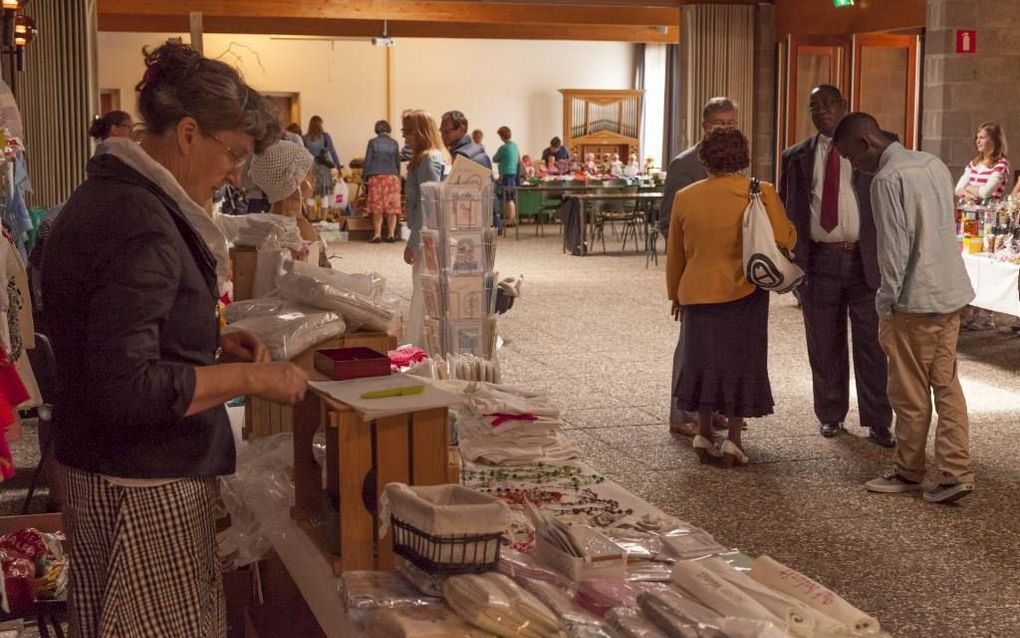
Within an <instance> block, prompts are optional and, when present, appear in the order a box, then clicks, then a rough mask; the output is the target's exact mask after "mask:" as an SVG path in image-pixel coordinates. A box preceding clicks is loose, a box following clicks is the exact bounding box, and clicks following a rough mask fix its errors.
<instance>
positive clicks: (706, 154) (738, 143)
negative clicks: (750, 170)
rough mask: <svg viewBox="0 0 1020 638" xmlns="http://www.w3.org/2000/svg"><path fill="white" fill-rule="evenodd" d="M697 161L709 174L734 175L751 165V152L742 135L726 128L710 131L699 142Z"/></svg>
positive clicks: (735, 130)
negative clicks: (698, 160)
mask: <svg viewBox="0 0 1020 638" xmlns="http://www.w3.org/2000/svg"><path fill="white" fill-rule="evenodd" d="M698 159H700V160H701V163H702V164H704V165H705V168H706V169H707V170H708V172H709V173H736V172H738V171H742V170H744V169H745V168H747V167H748V166H750V165H751V151H750V148H749V145H748V143H747V138H746V137H744V134H743V133H741V132H740V131H738V130H737V129H735V128H733V127H728V126H727V127H722V128H717V129H714V130H712V131H710V132H709V133H708V135H706V136H705V139H703V140H701V145H700V146H699V147H698Z"/></svg>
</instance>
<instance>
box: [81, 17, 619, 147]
mask: <svg viewBox="0 0 1020 638" xmlns="http://www.w3.org/2000/svg"><path fill="white" fill-rule="evenodd" d="M167 37H168V35H167V34H155V33H112V32H102V33H100V34H99V84H100V87H101V88H103V89H113V88H118V89H120V94H121V108H123V109H124V110H126V111H129V112H132V113H136V111H135V99H134V85H135V84H136V83H137V82H138V80H139V79H140V78H141V76H142V72H143V64H142V56H141V49H142V47H143V46H146V45H148V46H154V45H158V44H159V43H160V42H162V41H164V40H166V38H167ZM204 44H205V52H206V55H208V56H210V57H219V58H220V59H222V60H224V61H227V62H230V63H231V64H234V65H235V66H237V67H238V68H239V69H240V70H241V71H242V73H243V74H244V76H245V78H246V79H247V81H248V82H249V83H251V84H252V86H254V87H256V88H257V89H259V90H261V91H271V92H294V93H299V94H300V104H301V119H302V122H301V125H302V128H305V127H307V123H308V118H309V117H311V116H312V115H320V116H321V117H322V118H323V120H324V121H325V124H326V130H327V131H329V132H330V134H331V135H332V136H333V138H334V141H335V142H336V144H337V147H338V149H339V150H340V155H341V159H342V160H343V161H344V163H346V162H347V161H348V160H349V159H350V158H351V157H356V156H360V155H362V154H363V153H364V150H365V144H366V142H367V141H368V139H369V138H370V137H371V136H372V126H373V124H374V123H375V121H376V120H378V119H381V118H386V117H388V114H387V113H385V109H386V54H385V50H384V49H382V48H377V47H373V46H372V45H371V43H370V42H368V41H367V40H293V39H273V38H271V37H270V36H262V35H218V34H207V35H206V36H205V38H204ZM393 53H394V54H395V56H396V57H395V73H394V84H395V89H394V110H395V113H394V114H393V115H394V116H396V115H399V113H400V112H401V111H402V110H403V109H405V108H423V109H426V110H428V111H430V112H432V113H433V114H434V115H436V116H437V117H438V116H439V115H440V114H442V113H443V112H444V111H448V110H451V109H458V110H461V111H463V112H464V113H465V114H466V115H467V116H468V119H469V120H470V126H471V128H472V129H473V128H480V129H482V130H483V131H484V132H485V142H484V143H485V145H486V148H487V149H488V150H489V152H490V154H491V153H493V152H495V150H496V148H498V146H499V138H498V137H497V136H496V129H497V128H499V127H500V126H503V125H506V126H509V127H510V128H511V129H512V130H513V133H514V139H515V140H516V141H517V143H518V144H519V145H520V146H521V151H522V153H531V154H533V155H534V154H539V153H541V152H542V149H544V148H545V147H546V146H547V145H548V142H549V139H550V138H551V137H553V136H554V135H559V136H562V134H563V100H562V96H561V95H560V93H559V91H558V89H563V88H580V89H602V88H604V89H625V88H631V86H632V83H633V68H634V46H633V45H632V44H628V43H619V42H558V41H532V40H453V39H413V38H404V39H399V40H398V42H397V46H396V47H395V48H394V49H393ZM391 123H392V124H393V125H394V129H396V130H399V124H398V123H396V122H393V121H391ZM397 134H399V133H397Z"/></svg>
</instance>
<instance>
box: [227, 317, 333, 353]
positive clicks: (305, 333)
mask: <svg viewBox="0 0 1020 638" xmlns="http://www.w3.org/2000/svg"><path fill="white" fill-rule="evenodd" d="M346 329H347V326H346V324H345V323H344V320H343V318H342V317H341V316H340V315H339V314H337V313H335V312H328V311H318V312H311V313H306V312H303V311H300V310H296V309H294V310H284V311H282V312H281V313H280V314H275V315H261V316H257V317H251V318H248V319H241V320H239V321H235V322H233V323H230V324H228V325H227V326H226V327H225V328H224V329H223V332H224V333H230V332H235V331H238V330H247V331H249V332H252V333H254V334H255V335H256V336H258V338H259V339H261V340H262V342H263V343H264V344H265V345H266V348H268V349H269V356H270V357H271V358H272V359H273V360H274V361H288V360H290V359H292V358H294V357H296V356H297V355H299V354H301V353H302V352H304V351H305V350H307V349H308V348H311V347H312V346H314V345H315V344H317V343H319V342H320V341H322V340H324V339H328V338H330V337H335V336H338V335H342V334H343V333H344V331H345V330H346Z"/></svg>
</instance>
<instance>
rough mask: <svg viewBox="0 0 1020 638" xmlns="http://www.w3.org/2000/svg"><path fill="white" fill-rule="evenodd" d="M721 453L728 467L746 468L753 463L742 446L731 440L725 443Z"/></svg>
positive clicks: (724, 463)
mask: <svg viewBox="0 0 1020 638" xmlns="http://www.w3.org/2000/svg"><path fill="white" fill-rule="evenodd" d="M721 453H722V458H723V465H725V466H726V467H733V466H734V465H737V466H744V465H747V464H748V463H750V462H751V459H749V458H748V457H747V455H746V454H744V451H743V450H741V449H740V446H738V445H737V444H736V443H734V442H733V441H731V440H729V439H726V440H725V441H723V444H722V450H721Z"/></svg>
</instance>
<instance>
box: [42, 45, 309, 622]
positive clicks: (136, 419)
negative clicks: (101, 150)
mask: <svg viewBox="0 0 1020 638" xmlns="http://www.w3.org/2000/svg"><path fill="white" fill-rule="evenodd" d="M145 64H146V67H147V69H146V72H145V77H144V79H143V80H142V81H141V82H140V83H139V85H138V87H137V88H138V90H139V91H140V95H139V100H138V102H139V110H140V111H141V113H142V116H143V117H144V120H145V126H146V131H147V132H146V135H145V138H144V139H143V141H142V143H141V145H138V144H135V143H133V142H131V141H129V140H126V139H124V140H121V139H114V138H111V139H110V140H108V141H107V144H108V145H109V147H110V150H109V153H107V154H105V155H102V156H99V157H96V158H94V159H93V160H92V161H91V162H90V163H89V166H88V178H87V179H86V181H85V183H84V184H82V186H81V187H79V188H78V190H77V191H76V192H75V193H74V194H73V195H72V196H71V198H70V199H69V200H68V201H67V203H66V205H65V206H64V209H63V211H62V212H61V215H60V217H59V218H58V220H57V222H56V223H55V224H54V226H53V229H52V231H51V233H50V235H49V238H48V243H47V247H46V253H45V255H44V257H43V260H44V267H43V281H42V293H43V298H44V300H45V307H46V315H47V326H48V328H49V331H50V338H51V340H52V343H53V349H54V353H55V355H56V381H57V397H56V405H55V417H54V420H55V422H59V423H60V425H59V427H57V428H55V432H54V437H55V440H56V453H57V458H58V459H59V460H60V462H61V463H62V464H63V465H64V466H65V467H66V481H67V497H66V499H67V500H66V504H65V511H64V521H65V524H66V526H67V531H68V535H69V538H70V543H71V554H72V555H73V556H74V560H73V563H74V564H73V565H72V566H71V576H70V599H71V606H70V608H71V609H72V610H73V611H72V616H71V623H72V627H73V629H72V635H75V636H79V637H80V638H91V637H94V636H101V637H106V636H111V637H112V636H118V637H120V636H203V637H212V636H217V637H218V636H225V635H226V631H225V617H224V604H223V592H222V584H221V580H220V571H219V566H218V564H217V558H216V546H215V529H214V525H213V517H212V511H211V507H210V501H211V499H212V497H213V494H214V487H215V480H216V479H215V477H216V476H218V475H222V474H229V473H231V472H233V471H234V439H233V434H232V432H231V428H230V422H229V420H228V418H227V414H226V410H225V408H224V406H223V403H224V401H226V400H228V399H230V398H232V397H236V396H239V395H249V394H250V395H255V396H260V397H264V398H267V399H270V400H274V401H280V402H284V403H293V402H296V401H298V400H300V399H301V397H302V396H303V394H304V391H305V384H306V381H307V377H306V375H305V374H304V372H303V371H301V370H300V369H299V368H297V367H295V366H294V365H292V364H290V363H269V362H267V359H268V357H267V355H266V349H265V346H264V345H263V344H262V343H261V342H259V341H258V339H257V338H255V337H254V336H252V335H250V334H247V333H237V332H235V333H230V334H222V335H221V334H220V331H219V322H218V320H217V317H216V302H217V298H218V296H219V289H218V285H217V274H216V272H217V258H216V257H215V256H214V251H212V250H210V247H209V242H210V241H213V240H214V239H215V238H214V237H212V236H211V235H209V232H210V226H209V224H211V221H210V220H209V219H208V216H207V214H206V213H205V209H204V207H205V206H207V205H208V204H209V203H210V202H211V199H212V196H213V193H214V192H215V191H216V190H217V189H219V188H220V187H221V186H222V185H223V184H224V183H226V182H228V181H229V182H232V183H234V184H236V183H237V182H238V180H239V179H240V171H241V166H242V165H243V164H244V162H245V160H246V159H247V158H248V156H249V155H251V153H252V152H253V151H254V150H260V149H261V148H263V147H264V146H265V145H267V144H269V143H271V142H272V141H275V140H277V139H278V138H279V129H278V126H279V125H278V124H277V123H276V120H275V118H274V117H273V115H272V113H271V111H270V109H269V108H267V104H266V102H265V100H264V98H263V97H262V96H260V95H259V94H258V93H257V92H255V91H254V90H253V89H251V88H250V87H248V86H247V85H246V84H245V83H244V82H243V81H242V80H241V78H240V76H239V75H238V74H237V72H236V71H235V70H234V69H232V68H231V67H229V66H227V65H226V64H224V63H222V62H219V61H215V60H209V59H207V58H203V57H202V56H201V55H200V54H198V53H197V52H196V51H194V50H193V49H191V48H190V47H187V46H185V45H182V44H179V43H174V42H168V43H167V44H165V45H163V46H161V47H159V48H157V49H156V50H154V51H151V52H146V56H145ZM221 239H222V238H221ZM215 252H218V249H217V250H216V251H215ZM228 359H229V360H232V361H235V362H236V363H225V362H224V361H226V360H228Z"/></svg>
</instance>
